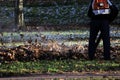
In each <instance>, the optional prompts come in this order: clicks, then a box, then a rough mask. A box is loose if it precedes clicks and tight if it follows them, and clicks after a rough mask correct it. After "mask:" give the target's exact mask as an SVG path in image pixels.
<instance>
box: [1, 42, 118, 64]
mask: <svg viewBox="0 0 120 80" xmlns="http://www.w3.org/2000/svg"><path fill="white" fill-rule="evenodd" d="M95 56H96V58H97V59H103V48H102V47H98V49H97V51H96V55H95ZM111 58H112V59H116V60H120V47H119V46H114V47H111ZM63 59H75V60H78V59H88V46H86V45H85V46H82V45H79V44H75V45H72V46H67V45H65V44H58V43H57V42H56V41H50V42H49V43H47V44H40V43H34V44H33V43H32V44H29V45H22V46H18V47H13V48H1V49H0V62H1V63H2V62H5V61H37V60H63Z"/></svg>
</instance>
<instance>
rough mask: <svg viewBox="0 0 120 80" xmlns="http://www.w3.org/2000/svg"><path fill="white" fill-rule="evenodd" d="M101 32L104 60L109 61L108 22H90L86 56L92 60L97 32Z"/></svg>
mask: <svg viewBox="0 0 120 80" xmlns="http://www.w3.org/2000/svg"><path fill="white" fill-rule="evenodd" d="M99 31H100V32H101V35H102V40H103V49H104V53H103V56H104V59H105V60H108V59H110V33H109V22H108V20H92V21H91V23H90V38H89V47H88V56H89V58H90V59H91V60H92V59H94V57H95V56H94V55H95V52H96V47H95V41H96V38H97V35H98V32H99Z"/></svg>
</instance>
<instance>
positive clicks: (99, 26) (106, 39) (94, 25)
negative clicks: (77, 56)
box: [87, 0, 118, 60]
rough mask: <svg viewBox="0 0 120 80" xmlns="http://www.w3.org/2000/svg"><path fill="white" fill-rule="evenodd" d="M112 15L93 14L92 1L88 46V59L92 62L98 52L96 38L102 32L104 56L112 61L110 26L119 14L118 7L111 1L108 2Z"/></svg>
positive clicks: (91, 5) (89, 9) (89, 10)
mask: <svg viewBox="0 0 120 80" xmlns="http://www.w3.org/2000/svg"><path fill="white" fill-rule="evenodd" d="M107 1H108V4H109V7H110V13H109V14H98V15H96V14H97V13H95V12H93V0H91V2H90V5H89V8H88V14H87V15H88V17H89V18H90V19H91V21H90V37H89V45H88V57H89V59H90V60H93V59H95V52H96V38H97V35H98V33H99V31H100V32H101V38H102V40H103V49H104V50H103V51H104V53H103V56H104V59H105V60H110V59H111V58H110V33H109V30H110V27H109V24H110V23H111V22H112V21H113V20H114V19H115V18H116V16H117V14H118V9H117V7H116V6H115V5H114V4H113V3H111V1H109V0H107Z"/></svg>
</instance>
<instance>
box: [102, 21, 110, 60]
mask: <svg viewBox="0 0 120 80" xmlns="http://www.w3.org/2000/svg"><path fill="white" fill-rule="evenodd" d="M109 28H110V27H109V22H108V21H107V20H103V22H102V26H101V33H102V39H103V46H104V59H105V60H109V59H110V33H109Z"/></svg>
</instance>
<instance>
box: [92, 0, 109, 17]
mask: <svg viewBox="0 0 120 80" xmlns="http://www.w3.org/2000/svg"><path fill="white" fill-rule="evenodd" d="M109 7H110V6H109V3H108V0H93V2H92V9H93V13H94V14H95V15H99V14H109V13H110V8H109Z"/></svg>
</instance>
